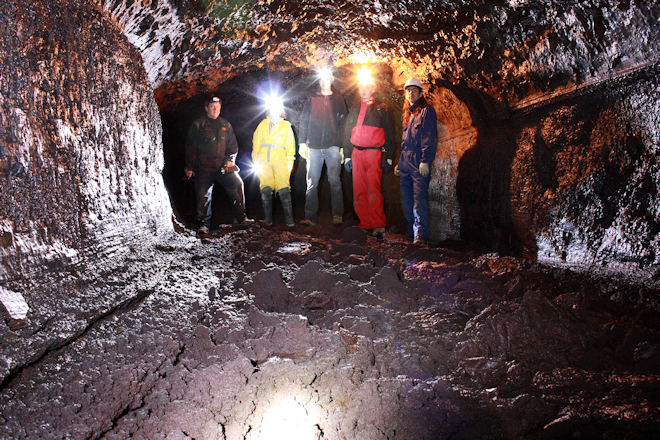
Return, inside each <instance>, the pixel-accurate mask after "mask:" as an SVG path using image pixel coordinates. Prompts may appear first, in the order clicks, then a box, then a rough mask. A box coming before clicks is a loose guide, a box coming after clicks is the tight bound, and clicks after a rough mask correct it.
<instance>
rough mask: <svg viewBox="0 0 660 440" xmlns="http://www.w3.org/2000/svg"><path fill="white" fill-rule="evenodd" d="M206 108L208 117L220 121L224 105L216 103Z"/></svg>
mask: <svg viewBox="0 0 660 440" xmlns="http://www.w3.org/2000/svg"><path fill="white" fill-rule="evenodd" d="M204 108H205V109H206V116H208V117H209V118H210V119H218V116H220V110H221V109H222V103H220V102H217V101H214V102H211V103H209V105H207V106H206V107H204Z"/></svg>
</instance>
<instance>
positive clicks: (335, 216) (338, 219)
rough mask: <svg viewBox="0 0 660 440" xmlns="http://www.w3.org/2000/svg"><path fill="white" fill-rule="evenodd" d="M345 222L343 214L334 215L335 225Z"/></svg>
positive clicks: (333, 221) (333, 222)
mask: <svg viewBox="0 0 660 440" xmlns="http://www.w3.org/2000/svg"><path fill="white" fill-rule="evenodd" d="M342 223H344V218H343V217H342V216H341V215H333V216H332V224H333V225H341V224H342Z"/></svg>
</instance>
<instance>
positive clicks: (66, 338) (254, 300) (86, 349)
mask: <svg viewBox="0 0 660 440" xmlns="http://www.w3.org/2000/svg"><path fill="white" fill-rule="evenodd" d="M33 282H34V283H37V281H33ZM39 282H40V283H41V284H40V285H37V284H35V285H34V286H23V287H24V289H25V290H29V289H36V290H38V291H39V295H38V297H39V301H38V304H36V301H32V302H31V304H30V306H31V311H30V315H29V316H28V319H27V320H26V321H25V322H23V323H18V324H17V323H9V325H8V324H5V323H3V324H2V325H1V327H0V335H1V336H2V338H1V339H0V345H1V348H2V353H3V357H2V359H0V363H2V362H4V363H5V365H4V367H3V368H5V370H6V371H9V373H8V374H7V375H6V377H5V379H4V381H3V383H2V389H1V390H0V409H1V413H0V438H2V439H99V438H102V439H128V438H135V439H165V438H167V439H197V440H201V439H227V440H235V439H278V438H286V439H301V440H302V439H305V440H310V439H319V438H323V439H361V440H364V439H368V440H371V439H390V440H393V439H406V440H420V439H433V440H438V439H454V440H455V439H499V438H511V439H515V438H520V439H523V438H524V439H528V438H534V439H559V438H576V439H577V438H579V439H591V438H598V439H601V438H602V439H610V438H611V439H645V438H649V439H650V438H654V439H655V438H657V436H658V433H660V376H659V375H660V319H659V317H660V302H659V295H658V290H657V289H655V288H650V287H644V286H641V285H637V284H635V283H624V282H620V281H617V280H613V279H608V278H590V277H587V276H583V275H579V274H576V273H574V272H571V271H570V270H567V269H556V268H554V269H553V268H548V267H544V266H542V265H539V264H538V263H536V262H534V261H530V260H526V259H520V258H512V257H503V256H499V255H496V254H485V255H484V254H481V253H479V252H476V251H474V250H470V249H459V248H457V247H453V248H452V247H442V246H434V247H426V246H425V247H421V246H416V245H413V244H412V243H410V242H409V241H408V240H407V239H406V237H404V236H402V235H398V234H386V235H385V237H384V238H380V239H377V238H374V237H367V236H366V235H364V233H363V232H362V231H361V230H360V229H359V228H356V227H345V228H338V227H331V226H328V227H322V226H319V227H316V228H302V227H299V228H297V229H295V230H286V229H283V228H281V227H278V226H274V227H267V226H265V225H264V224H263V223H257V224H256V225H254V226H252V227H251V228H249V229H247V230H240V231H236V230H234V229H232V228H230V227H223V228H220V229H218V230H216V231H214V232H213V233H212V234H209V235H207V236H204V237H200V238H198V237H195V235H194V234H193V233H192V232H191V231H189V230H186V229H180V230H179V231H178V232H177V233H176V234H174V235H173V236H172V237H169V238H167V239H166V240H162V241H161V242H160V243H159V244H157V245H155V246H154V247H149V248H142V247H139V246H135V247H134V249H133V251H132V253H131V254H130V256H129V257H128V261H127V262H126V263H125V264H123V265H120V266H117V267H113V268H108V269H106V270H105V271H100V272H98V271H97V272H94V273H92V272H91V271H90V272H85V271H83V270H82V269H81V270H80V271H77V270H70V271H67V272H62V273H59V274H57V275H51V276H50V278H49V279H47V280H41V281H39ZM45 285H48V287H44V286H45ZM15 288H16V289H18V286H15ZM90 304H93V306H90ZM117 304H120V305H117ZM81 310H82V311H81ZM90 322H91V324H90ZM20 357H23V359H21V360H17V359H18V358H20ZM12 362H13V363H12ZM21 362H22V365H21ZM12 365H13V367H12ZM17 365H18V366H17ZM10 367H11V368H10ZM281 432H284V433H285V434H283V435H280V436H278V433H281Z"/></svg>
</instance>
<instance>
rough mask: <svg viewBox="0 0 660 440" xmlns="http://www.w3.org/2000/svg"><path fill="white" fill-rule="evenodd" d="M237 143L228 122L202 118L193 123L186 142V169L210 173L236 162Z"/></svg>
mask: <svg viewBox="0 0 660 440" xmlns="http://www.w3.org/2000/svg"><path fill="white" fill-rule="evenodd" d="M237 154H238V143H237V142H236V136H235V135H234V129H233V128H232V126H231V124H230V123H229V121H227V120H226V119H223V118H221V117H218V119H215V120H213V119H210V118H209V117H208V116H202V117H201V118H199V119H197V120H196V121H195V122H193V124H192V126H191V127H190V131H188V139H187V140H186V169H187V170H192V171H194V172H195V173H198V172H202V173H212V172H215V171H217V170H219V169H220V168H222V167H223V166H224V164H225V163H226V162H227V161H228V160H231V161H232V162H236V155H237Z"/></svg>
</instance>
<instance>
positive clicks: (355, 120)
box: [343, 98, 394, 229]
mask: <svg viewBox="0 0 660 440" xmlns="http://www.w3.org/2000/svg"><path fill="white" fill-rule="evenodd" d="M343 148H344V155H345V156H346V157H347V158H350V159H352V163H353V165H352V174H353V206H354V208H355V213H356V214H357V215H358V217H359V218H360V227H361V228H362V229H376V228H381V227H382V228H384V227H385V225H386V223H387V220H386V218H385V210H384V208H383V200H384V198H383V192H382V189H381V179H382V176H383V170H382V168H381V166H383V165H384V164H385V163H387V159H392V158H393V156H394V116H393V115H392V111H391V110H390V109H389V107H387V105H385V104H383V103H379V102H376V100H375V99H373V98H371V99H370V100H368V101H366V102H362V101H361V102H360V104H359V105H357V106H355V107H353V108H352V109H351V111H350V112H349V114H348V118H347V121H346V125H345V132H344V142H343Z"/></svg>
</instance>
